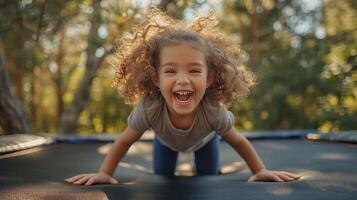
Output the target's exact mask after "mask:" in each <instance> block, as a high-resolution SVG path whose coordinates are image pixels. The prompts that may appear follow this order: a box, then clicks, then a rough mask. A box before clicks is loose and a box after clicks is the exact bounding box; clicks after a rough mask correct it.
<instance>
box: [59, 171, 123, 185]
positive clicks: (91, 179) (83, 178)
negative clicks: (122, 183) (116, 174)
mask: <svg viewBox="0 0 357 200" xmlns="http://www.w3.org/2000/svg"><path fill="white" fill-rule="evenodd" d="M65 181H66V182H68V183H72V184H75V185H93V184H105V183H109V184H117V183H118V181H117V180H116V179H115V178H113V177H111V176H109V175H108V174H106V173H104V172H99V173H93V174H80V175H77V176H73V177H70V178H67V179H65Z"/></svg>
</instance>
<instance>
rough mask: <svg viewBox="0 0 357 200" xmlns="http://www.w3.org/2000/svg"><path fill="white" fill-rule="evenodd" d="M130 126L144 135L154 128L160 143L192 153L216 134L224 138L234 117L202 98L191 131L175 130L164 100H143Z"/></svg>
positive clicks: (129, 122) (134, 112) (176, 149)
mask: <svg viewBox="0 0 357 200" xmlns="http://www.w3.org/2000/svg"><path fill="white" fill-rule="evenodd" d="M127 122H128V126H129V127H130V128H132V129H134V130H136V131H139V132H144V131H146V130H148V129H152V130H153V131H154V133H155V135H156V136H157V137H158V139H159V140H160V142H161V143H162V144H163V145H165V146H167V147H169V148H170V149H172V150H174V151H178V152H192V151H196V150H198V149H199V148H201V147H203V146H204V145H205V144H207V143H208V142H209V141H210V140H211V139H212V138H213V137H214V134H215V133H217V134H219V135H223V134H224V133H226V132H227V131H229V130H230V129H231V128H232V126H233V124H234V117H233V114H232V113H231V112H230V111H228V110H227V109H226V108H224V107H223V106H219V105H215V104H213V103H212V102H210V101H209V99H208V98H205V97H204V98H203V99H202V101H201V102H200V104H199V105H198V109H197V112H196V116H195V118H194V120H193V123H192V125H191V127H190V128H188V129H185V130H183V129H178V128H176V127H174V125H173V124H172V123H171V121H170V119H169V113H168V108H167V106H166V103H165V101H164V99H163V97H161V98H160V99H158V100H150V99H148V98H142V99H141V100H140V102H139V104H138V105H137V106H136V107H135V109H134V110H133V111H132V112H131V114H130V115H129V117H128V120H127Z"/></svg>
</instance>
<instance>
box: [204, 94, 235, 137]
mask: <svg viewBox="0 0 357 200" xmlns="http://www.w3.org/2000/svg"><path fill="white" fill-rule="evenodd" d="M201 102H202V103H201V106H202V111H203V113H204V116H205V118H206V120H207V122H208V123H209V125H210V126H211V127H212V128H213V129H214V130H216V131H223V132H224V131H226V130H227V129H229V128H230V127H232V126H233V124H234V116H233V114H232V112H230V111H228V110H227V109H226V108H225V107H224V106H223V105H220V104H219V103H216V102H212V101H211V100H209V98H204V99H202V101H201Z"/></svg>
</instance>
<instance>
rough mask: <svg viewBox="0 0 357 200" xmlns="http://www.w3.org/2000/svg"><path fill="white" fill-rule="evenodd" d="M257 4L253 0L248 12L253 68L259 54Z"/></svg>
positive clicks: (257, 62) (258, 59)
mask: <svg viewBox="0 0 357 200" xmlns="http://www.w3.org/2000/svg"><path fill="white" fill-rule="evenodd" d="M257 8H258V4H257V1H256V0H253V9H252V10H251V12H250V13H249V15H250V21H251V34H252V35H251V36H252V49H251V53H250V55H251V60H250V65H251V66H252V67H253V68H254V67H256V65H258V64H259V62H260V55H259V51H260V50H259V48H260V47H259V15H258V13H257Z"/></svg>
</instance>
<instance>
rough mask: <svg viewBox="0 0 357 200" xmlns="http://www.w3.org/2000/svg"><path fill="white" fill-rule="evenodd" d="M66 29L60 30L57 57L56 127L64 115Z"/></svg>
mask: <svg viewBox="0 0 357 200" xmlns="http://www.w3.org/2000/svg"><path fill="white" fill-rule="evenodd" d="M64 33H65V27H63V28H62V29H61V30H60V41H59V47H58V52H57V56H56V64H57V72H56V75H55V84H56V100H57V101H56V104H57V106H56V108H57V109H56V123H57V124H56V125H57V126H59V125H60V119H61V115H62V113H63V98H62V96H63V84H62V67H63V58H64V47H63V46H64V37H65V34H64Z"/></svg>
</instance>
